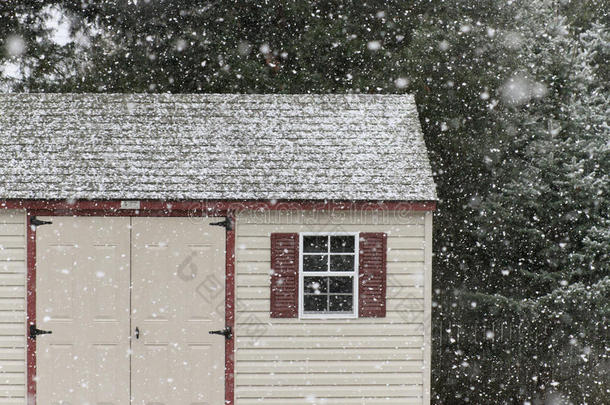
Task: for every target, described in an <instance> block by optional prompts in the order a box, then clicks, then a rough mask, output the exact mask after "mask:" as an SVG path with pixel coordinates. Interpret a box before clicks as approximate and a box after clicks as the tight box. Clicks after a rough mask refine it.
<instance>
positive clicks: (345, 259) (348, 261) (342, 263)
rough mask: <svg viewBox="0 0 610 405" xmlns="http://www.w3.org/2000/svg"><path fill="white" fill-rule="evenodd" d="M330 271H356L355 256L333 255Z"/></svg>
mask: <svg viewBox="0 0 610 405" xmlns="http://www.w3.org/2000/svg"><path fill="white" fill-rule="evenodd" d="M330 271H354V256H353V255H331V256H330Z"/></svg>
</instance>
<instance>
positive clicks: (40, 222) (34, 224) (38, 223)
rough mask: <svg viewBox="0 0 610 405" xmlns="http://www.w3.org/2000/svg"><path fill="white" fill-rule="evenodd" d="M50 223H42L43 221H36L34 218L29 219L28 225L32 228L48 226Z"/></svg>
mask: <svg viewBox="0 0 610 405" xmlns="http://www.w3.org/2000/svg"><path fill="white" fill-rule="evenodd" d="M52 223H53V222H51V221H43V220H41V219H38V218H36V217H31V218H30V225H33V226H40V225H50V224H52Z"/></svg>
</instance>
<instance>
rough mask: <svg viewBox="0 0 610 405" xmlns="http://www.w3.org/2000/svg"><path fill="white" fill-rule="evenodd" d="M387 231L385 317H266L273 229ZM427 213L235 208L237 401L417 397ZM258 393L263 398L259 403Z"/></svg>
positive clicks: (420, 391) (403, 400) (415, 400)
mask: <svg viewBox="0 0 610 405" xmlns="http://www.w3.org/2000/svg"><path fill="white" fill-rule="evenodd" d="M350 231H351V232H385V233H387V234H388V257H387V259H388V280H387V281H388V288H387V316H386V317H385V318H359V319H328V320H317V319H307V320H298V319H285V318H284V319H282V318H274V319H271V318H270V317H269V283H270V234H271V233H274V232H350ZM424 235H425V215H424V214H423V213H413V214H411V215H395V213H392V212H389V213H385V214H384V215H383V216H382V218H378V217H377V218H376V217H375V216H374V215H372V214H370V215H369V214H366V215H362V214H360V213H357V212H354V213H350V212H339V213H337V214H336V215H329V214H324V213H317V214H316V215H305V214H301V213H299V212H295V211H287V212H279V213H268V214H267V213H265V215H263V214H260V213H256V214H255V213H252V212H242V213H241V214H240V215H239V216H238V218H237V226H236V328H235V333H236V335H235V347H236V366H235V396H236V404H237V405H249V404H254V403H257V404H260V403H265V404H291V405H292V404H309V405H311V404H318V403H319V404H322V403H323V404H337V405H338V404H341V405H352V404H353V405H355V404H371V405H375V404H420V405H421V404H422V403H423V396H424V385H425V383H424V380H423V379H424V375H425V370H424V356H425V351H424V347H425V345H424V340H425V338H426V337H425V336H426V332H425V331H426V329H425V322H424V319H426V315H427V314H429V309H428V310H426V308H425V301H424V300H425V286H424V281H425V261H426V251H425V246H426V245H425V238H424ZM261 401H263V402H261Z"/></svg>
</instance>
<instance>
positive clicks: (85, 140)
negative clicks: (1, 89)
mask: <svg viewBox="0 0 610 405" xmlns="http://www.w3.org/2000/svg"><path fill="white" fill-rule="evenodd" d="M0 141H1V142H0V199H74V198H85V199H165V200H175V199H307V200H309V199H311V200H386V201H387V200H400V201H421V200H435V199H436V192H435V185H434V181H433V178H432V173H431V169H430V163H429V160H428V156H427V152H426V146H425V144H424V140H423V136H422V132H421V127H420V124H419V121H418V115H417V110H416V108H415V101H414V99H413V97H412V96H410V95H245V94H188V95H186V94H2V95H0Z"/></svg>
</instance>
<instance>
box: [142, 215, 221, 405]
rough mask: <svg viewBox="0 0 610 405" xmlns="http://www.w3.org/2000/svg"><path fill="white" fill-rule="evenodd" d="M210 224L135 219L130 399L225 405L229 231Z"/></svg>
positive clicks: (198, 220)
mask: <svg viewBox="0 0 610 405" xmlns="http://www.w3.org/2000/svg"><path fill="white" fill-rule="evenodd" d="M212 221H218V218H214V219H213V220H211V219H208V218H145V217H142V218H140V217H138V218H132V266H133V267H132V283H133V288H132V314H131V316H132V327H133V328H134V329H135V327H138V329H139V331H140V338H139V339H137V340H135V339H134V340H133V344H132V350H133V355H132V398H133V401H134V402H133V403H134V404H137V405H153V404H154V405H164V404H185V405H186V404H193V405H215V404H222V403H224V345H225V342H224V337H223V336H218V335H210V334H209V333H208V332H209V331H210V330H217V329H223V328H224V325H225V319H224V299H225V292H224V291H225V274H224V268H225V263H224V260H225V232H224V229H223V228H221V227H216V226H210V225H209V224H210V222H212Z"/></svg>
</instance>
